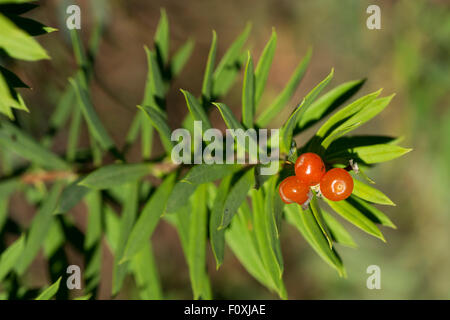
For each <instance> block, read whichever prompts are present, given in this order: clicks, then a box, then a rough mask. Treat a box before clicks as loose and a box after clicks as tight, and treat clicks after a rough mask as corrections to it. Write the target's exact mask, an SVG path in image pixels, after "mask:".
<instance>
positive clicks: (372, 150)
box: [326, 144, 412, 164]
mask: <svg viewBox="0 0 450 320" xmlns="http://www.w3.org/2000/svg"><path fill="white" fill-rule="evenodd" d="M410 151H412V149H408V148H402V147H399V146H396V145H392V144H375V145H371V146H362V147H356V148H351V149H347V150H341V151H339V152H333V153H330V154H329V155H326V158H327V161H330V162H334V161H335V160H340V159H344V160H345V161H347V160H348V159H355V160H357V161H361V162H364V163H366V164H374V163H380V162H386V161H390V160H393V159H396V158H399V157H401V156H402V155H404V154H406V153H408V152H410Z"/></svg>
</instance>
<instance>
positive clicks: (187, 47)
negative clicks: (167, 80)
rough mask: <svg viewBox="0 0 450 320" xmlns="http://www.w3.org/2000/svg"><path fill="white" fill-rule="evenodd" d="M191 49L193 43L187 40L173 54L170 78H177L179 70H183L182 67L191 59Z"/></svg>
mask: <svg viewBox="0 0 450 320" xmlns="http://www.w3.org/2000/svg"><path fill="white" fill-rule="evenodd" d="M193 49H194V41H193V40H191V39H189V40H187V41H186V43H185V44H183V46H182V47H181V48H180V49H178V51H177V52H176V53H175V54H174V56H173V58H172V61H171V63H170V68H171V74H172V78H176V77H178V75H179V74H180V72H181V70H183V68H184V66H185V65H186V62H187V61H188V60H189V58H190V57H191V54H192V50H193Z"/></svg>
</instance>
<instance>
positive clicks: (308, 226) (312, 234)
mask: <svg viewBox="0 0 450 320" xmlns="http://www.w3.org/2000/svg"><path fill="white" fill-rule="evenodd" d="M285 208H286V210H285V212H286V217H287V219H288V221H289V222H290V223H292V224H293V225H294V226H295V227H296V228H297V229H298V230H299V231H300V233H301V234H302V235H303V237H304V238H305V239H306V241H308V243H309V244H310V245H311V247H312V248H313V249H314V251H316V252H317V254H318V255H319V256H320V257H321V258H322V259H323V260H324V261H325V262H326V263H328V264H329V265H330V266H332V267H333V268H334V269H336V271H337V272H338V274H339V276H341V277H346V271H345V268H344V265H343V263H342V260H341V258H340V257H339V255H338V254H337V252H336V250H335V249H334V248H333V249H332V248H330V246H329V244H328V241H327V239H326V238H325V236H324V234H323V232H322V230H321V229H320V227H319V225H318V224H317V222H316V220H315V219H314V216H313V215H312V214H311V211H309V210H308V211H303V210H302V209H301V207H300V206H298V205H287V206H285Z"/></svg>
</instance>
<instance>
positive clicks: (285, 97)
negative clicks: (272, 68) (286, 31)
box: [256, 49, 312, 127]
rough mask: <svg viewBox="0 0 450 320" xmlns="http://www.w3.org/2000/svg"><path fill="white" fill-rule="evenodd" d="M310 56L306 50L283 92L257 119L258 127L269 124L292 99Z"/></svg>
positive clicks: (309, 52)
mask: <svg viewBox="0 0 450 320" xmlns="http://www.w3.org/2000/svg"><path fill="white" fill-rule="evenodd" d="M311 54H312V50H311V49H308V52H307V53H306V56H305V57H304V58H303V59H302V61H300V63H299V65H298V66H297V68H296V69H295V71H294V73H293V74H292V76H291V79H290V80H289V82H288V83H287V84H286V86H285V87H284V89H283V91H281V93H280V94H279V95H278V96H277V98H276V99H275V100H274V101H273V102H272V103H271V104H270V105H269V106H268V107H267V108H266V109H265V110H264V112H263V113H261V115H260V116H259V117H258V120H257V121H256V123H257V125H258V126H259V127H266V126H267V125H268V124H269V122H270V121H271V120H272V119H273V118H275V117H276V116H277V115H278V114H279V113H280V112H281V110H282V109H283V108H284V106H285V105H286V103H288V101H289V100H290V99H291V98H292V96H293V95H294V93H295V90H296V89H297V87H298V85H299V83H300V81H301V80H302V78H303V76H304V75H305V72H306V68H307V67H308V64H309V61H310V60H311Z"/></svg>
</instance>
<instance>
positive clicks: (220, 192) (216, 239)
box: [209, 175, 232, 269]
mask: <svg viewBox="0 0 450 320" xmlns="http://www.w3.org/2000/svg"><path fill="white" fill-rule="evenodd" d="M231 178H232V176H231V175H230V176H228V177H225V178H224V179H223V180H222V181H221V183H220V186H219V188H218V189H217V192H216V196H215V198H214V203H213V206H212V210H211V217H210V219H209V238H210V242H211V249H212V251H213V254H214V258H215V259H216V269H219V267H220V266H221V265H222V263H223V258H224V251H225V230H223V229H222V230H218V229H219V227H220V222H221V218H222V212H223V206H224V205H225V200H226V197H227V194H228V190H229V189H230V185H231Z"/></svg>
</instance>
